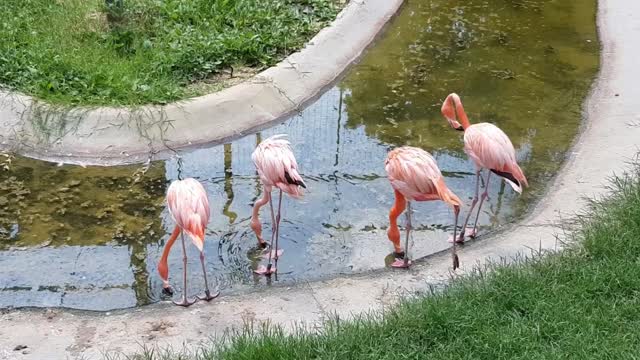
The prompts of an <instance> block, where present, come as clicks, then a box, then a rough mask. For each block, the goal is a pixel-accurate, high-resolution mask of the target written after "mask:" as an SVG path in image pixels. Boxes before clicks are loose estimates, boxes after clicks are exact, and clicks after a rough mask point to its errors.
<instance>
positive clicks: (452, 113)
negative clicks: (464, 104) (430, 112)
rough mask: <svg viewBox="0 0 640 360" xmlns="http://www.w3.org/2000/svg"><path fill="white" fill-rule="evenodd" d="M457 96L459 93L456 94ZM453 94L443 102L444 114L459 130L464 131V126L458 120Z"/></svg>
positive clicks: (450, 123)
mask: <svg viewBox="0 0 640 360" xmlns="http://www.w3.org/2000/svg"><path fill="white" fill-rule="evenodd" d="M456 96H457V95H456ZM451 97H452V95H449V96H448V97H447V99H446V100H445V101H444V102H443V103H442V108H441V109H440V111H441V112H442V116H444V118H445V119H447V121H448V122H449V125H450V126H451V127H452V128H453V129H454V130H458V131H464V127H463V126H462V124H460V123H459V122H458V120H457V118H458V116H457V114H456V107H455V103H454V101H453V100H452V99H451Z"/></svg>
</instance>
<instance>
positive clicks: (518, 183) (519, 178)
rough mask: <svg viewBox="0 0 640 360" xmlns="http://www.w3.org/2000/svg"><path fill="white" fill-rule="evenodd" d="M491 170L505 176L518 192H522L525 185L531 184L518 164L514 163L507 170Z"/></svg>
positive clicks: (505, 179)
mask: <svg viewBox="0 0 640 360" xmlns="http://www.w3.org/2000/svg"><path fill="white" fill-rule="evenodd" d="M491 172H492V173H494V174H496V175H498V176H500V177H501V178H503V179H504V181H506V182H507V184H509V185H511V187H512V188H513V190H514V191H515V192H517V193H518V194H522V188H523V185H524V186H529V183H528V182H527V178H526V177H525V176H524V173H523V172H522V169H520V166H518V164H512V165H511V166H509V168H508V169H507V171H500V170H495V169H491Z"/></svg>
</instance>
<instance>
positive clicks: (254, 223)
mask: <svg viewBox="0 0 640 360" xmlns="http://www.w3.org/2000/svg"><path fill="white" fill-rule="evenodd" d="M270 200H271V191H270V190H269V189H267V187H266V186H265V187H264V193H263V194H262V197H261V198H260V199H259V200H258V201H256V203H255V204H254V205H253V212H252V214H251V229H252V230H253V232H254V233H255V234H256V238H258V247H260V248H262V249H265V248H266V247H267V245H268V244H267V242H266V241H264V239H263V238H262V224H260V217H259V213H260V208H261V207H263V206H264V205H266V204H267V203H268V202H269V201H270ZM272 217H273V215H272Z"/></svg>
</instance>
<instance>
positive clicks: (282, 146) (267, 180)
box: [251, 135, 305, 198]
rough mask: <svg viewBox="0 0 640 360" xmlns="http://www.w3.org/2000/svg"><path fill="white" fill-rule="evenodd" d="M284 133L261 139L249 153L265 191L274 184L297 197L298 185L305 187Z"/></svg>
mask: <svg viewBox="0 0 640 360" xmlns="http://www.w3.org/2000/svg"><path fill="white" fill-rule="evenodd" d="M285 137H286V135H274V136H271V137H270V138H268V139H266V140H264V141H262V142H261V143H260V144H259V145H258V146H257V147H256V149H255V150H254V151H253V154H252V155H251V159H252V160H253V163H254V164H255V165H256V168H257V170H258V175H260V180H261V181H262V184H263V185H264V187H265V189H266V190H267V191H269V192H270V191H271V190H272V188H273V187H274V186H275V187H277V188H278V189H280V190H282V191H284V192H285V193H287V194H289V195H291V196H293V197H295V198H299V197H301V196H302V191H301V190H300V187H305V185H304V181H303V180H302V177H301V176H300V174H299V173H298V163H297V162H296V158H295V156H293V151H291V146H290V145H289V141H287V140H286V139H285Z"/></svg>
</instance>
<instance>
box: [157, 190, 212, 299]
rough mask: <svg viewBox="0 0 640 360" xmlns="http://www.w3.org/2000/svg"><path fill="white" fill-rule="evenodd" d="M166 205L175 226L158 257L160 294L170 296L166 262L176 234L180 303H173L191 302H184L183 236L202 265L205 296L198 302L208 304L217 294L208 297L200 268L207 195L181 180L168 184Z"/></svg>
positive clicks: (185, 278) (184, 264)
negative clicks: (179, 242)
mask: <svg viewBox="0 0 640 360" xmlns="http://www.w3.org/2000/svg"><path fill="white" fill-rule="evenodd" d="M167 206H168V208H169V213H170V214H171V217H172V218H173V220H174V221H175V223H176V226H175V228H174V230H173V233H172V234H171V237H170V238H169V240H168V241H167V244H166V245H165V247H164V251H163V252H162V257H161V258H160V262H159V263H158V273H160V277H161V278H162V288H163V292H165V293H169V294H172V293H173V291H172V290H171V287H170V285H169V267H168V264H167V259H168V257H169V251H171V247H172V246H173V244H174V242H175V241H176V239H177V238H178V235H180V239H181V240H182V254H183V258H182V262H183V266H184V269H183V281H184V289H183V290H182V300H181V301H179V302H174V303H175V304H176V305H180V306H189V305H191V304H193V303H194V302H195V300H193V301H189V300H188V299H187V249H186V245H185V241H184V233H185V232H186V233H187V235H189V237H190V238H191V241H192V242H193V244H194V245H195V246H196V247H197V248H198V250H199V251H200V263H201V264H202V273H203V275H204V287H205V291H204V294H205V296H202V297H200V296H199V297H198V299H200V300H206V301H211V300H212V299H214V298H216V297H217V296H218V295H219V293H215V294H213V295H212V294H211V292H210V291H209V284H208V282H207V270H206V267H205V265H204V249H203V248H204V234H205V231H206V228H207V223H209V214H210V210H209V199H208V198H207V192H206V191H205V189H204V187H203V186H202V184H200V182H198V181H197V180H196V179H192V178H188V179H184V180H176V181H174V182H172V183H171V185H169V189H168V190H167Z"/></svg>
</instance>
